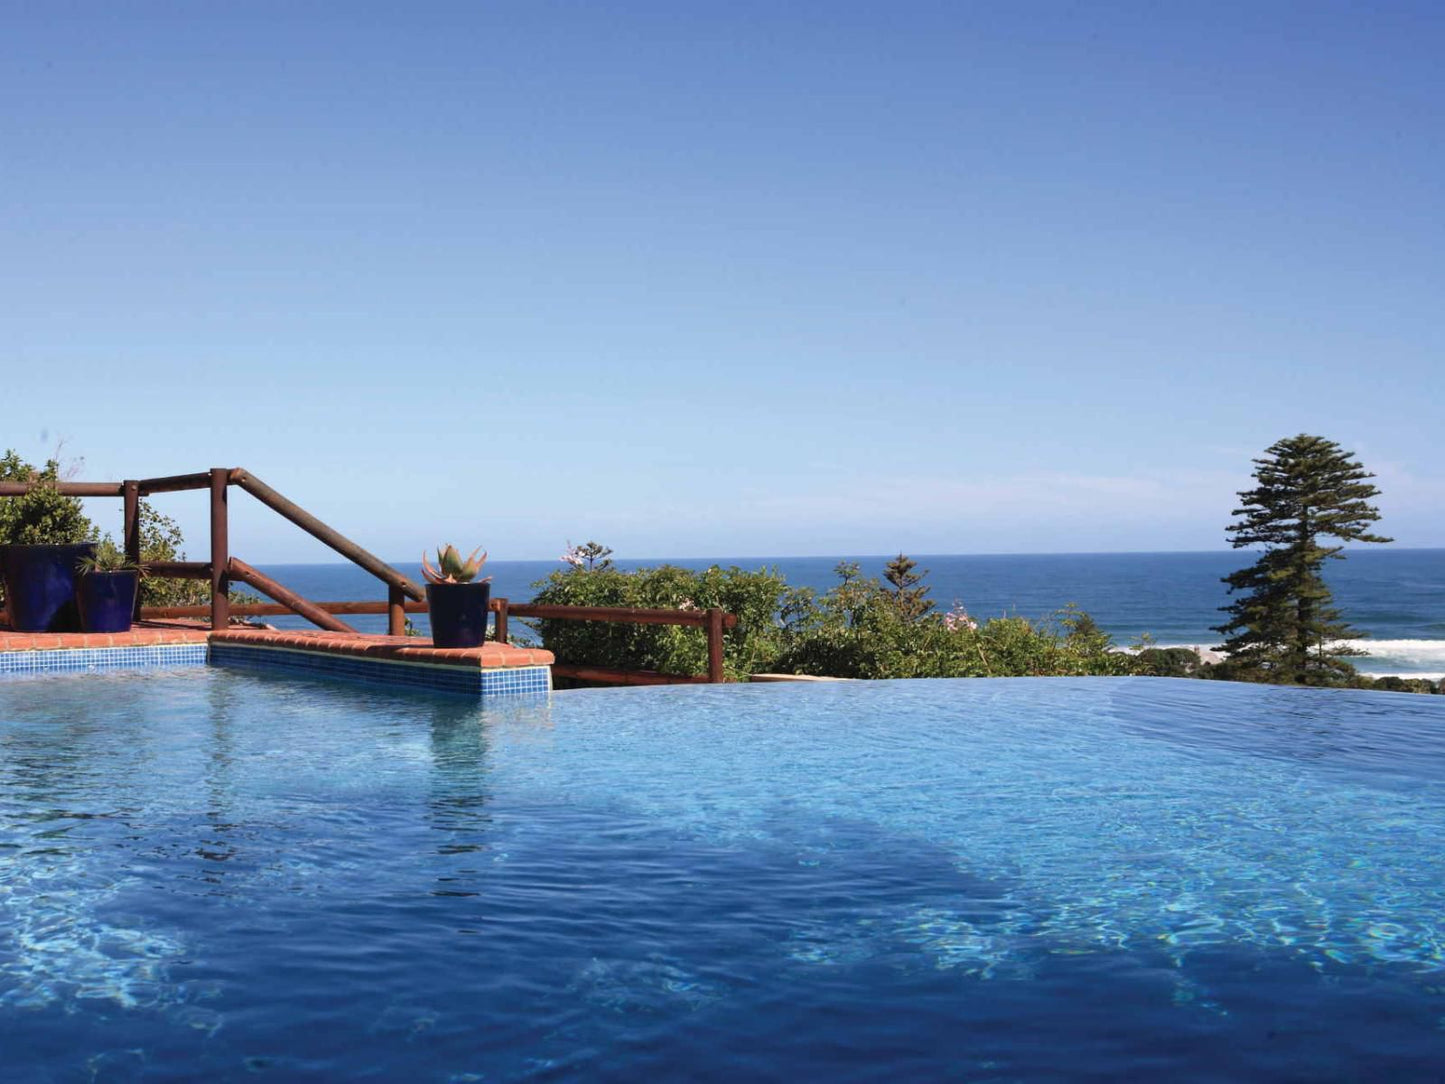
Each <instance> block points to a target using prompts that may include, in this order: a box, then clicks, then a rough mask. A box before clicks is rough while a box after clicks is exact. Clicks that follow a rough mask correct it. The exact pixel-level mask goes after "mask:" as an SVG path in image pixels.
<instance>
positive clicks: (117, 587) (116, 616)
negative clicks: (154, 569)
mask: <svg viewBox="0 0 1445 1084" xmlns="http://www.w3.org/2000/svg"><path fill="white" fill-rule="evenodd" d="M139 582H140V577H139V576H138V575H137V574H136V573H135V572H134V571H130V572H85V573H82V574H80V575H78V576H76V577H75V601H76V603H77V604H78V605H79V607H80V627H81V630H82V631H84V632H129V631H130V623H131V615H132V614H134V613H135V592H136V587H137V585H138V584H139Z"/></svg>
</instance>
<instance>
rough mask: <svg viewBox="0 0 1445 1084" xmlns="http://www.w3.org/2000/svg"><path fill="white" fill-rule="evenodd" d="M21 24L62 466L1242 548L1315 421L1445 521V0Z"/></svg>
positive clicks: (285, 487) (924, 542)
mask: <svg viewBox="0 0 1445 1084" xmlns="http://www.w3.org/2000/svg"><path fill="white" fill-rule="evenodd" d="M0 13H3V21H0V61H3V65H0V275H3V282H0V366H3V378H4V379H3V392H0V395H3V403H0V445H3V446H14V447H16V448H17V449H19V450H20V451H21V452H23V453H24V454H26V455H27V456H30V457H34V458H40V457H43V456H44V454H45V453H46V451H47V450H48V449H50V448H51V447H52V445H54V443H55V442H56V441H57V439H60V438H64V439H65V441H66V451H67V453H68V454H70V455H75V456H83V457H84V458H85V460H86V469H85V474H86V475H87V476H89V477H96V478H118V477H122V476H126V475H131V476H145V475H149V474H169V473H177V472H184V471H191V470H197V469H202V468H205V467H209V466H220V465H243V466H246V467H248V468H250V469H251V470H253V471H254V472H255V473H257V474H258V475H259V476H261V477H262V478H264V479H266V480H267V481H268V482H270V483H271V484H272V485H274V486H276V487H277V488H279V489H281V490H282V491H283V492H286V493H288V494H289V495H291V496H293V497H294V498H295V499H297V500H298V501H300V502H301V503H302V504H303V505H306V506H307V507H309V508H311V509H312V510H314V511H315V512H317V514H319V515H321V516H322V517H323V518H325V519H327V520H329V521H331V522H333V523H334V524H335V525H336V526H338V527H339V528H341V529H342V530H343V531H346V532H347V533H349V534H352V535H353V536H354V537H356V538H357V539H358V540H359V541H362V542H363V543H364V544H367V545H369V546H370V547H371V548H373V549H375V550H377V551H378V552H380V553H382V554H383V555H384V556H387V557H392V558H396V559H404V558H409V557H414V555H415V554H416V553H418V552H419V551H420V550H421V548H422V547H423V546H424V545H425V544H427V543H430V542H435V541H443V540H455V541H456V542H457V543H458V544H459V545H465V546H466V547H467V548H470V547H471V546H472V545H475V544H476V543H478V542H481V543H484V544H485V545H487V546H488V547H489V548H490V550H491V552H492V554H493V556H494V557H496V558H504V559H505V558H531V557H548V556H552V555H555V554H556V553H558V552H560V550H561V548H562V546H563V544H564V543H565V541H566V540H568V539H572V540H573V541H582V540H583V539H586V538H597V539H600V540H602V541H605V542H607V543H609V544H611V545H612V546H613V547H614V548H615V549H617V550H618V552H619V553H622V554H626V555H632V556H638V557H643V556H729V555H801V554H829V553H838V552H877V553H882V552H896V551H898V550H900V549H901V550H906V551H909V552H915V553H948V552H957V553H970V552H1012V551H1020V552H1023V551H1070V550H1140V549H1214V548H1222V547H1223V546H1224V544H1225V540H1224V535H1223V528H1224V526H1225V524H1226V523H1227V521H1228V519H1229V513H1230V510H1231V509H1232V507H1233V503H1234V496H1233V495H1234V491H1235V490H1238V489H1241V488H1244V487H1245V486H1246V485H1247V483H1248V481H1249V471H1250V458H1251V456H1253V455H1256V454H1258V453H1259V452H1260V451H1261V450H1262V449H1263V448H1264V447H1266V446H1267V445H1268V444H1270V443H1271V442H1273V441H1274V440H1276V439H1278V438H1280V437H1283V436H1288V435H1292V434H1294V433H1297V432H1301V431H1305V432H1314V433H1320V434H1323V435H1325V436H1327V437H1330V438H1332V439H1335V440H1338V441H1340V442H1342V443H1343V444H1344V445H1345V446H1346V447H1348V448H1351V449H1353V450H1354V451H1355V452H1356V453H1357V454H1358V455H1359V456H1360V457H1361V458H1362V459H1363V460H1364V462H1365V463H1366V465H1367V466H1369V467H1370V468H1371V469H1373V470H1375V471H1376V472H1377V473H1378V475H1379V484H1380V486H1381V488H1382V490H1383V491H1384V496H1383V499H1382V501H1381V506H1382V509H1383V511H1384V512H1385V513H1386V519H1385V521H1384V523H1383V524H1382V526H1383V527H1384V529H1385V530H1386V531H1387V532H1388V533H1390V534H1393V535H1395V536H1396V537H1397V538H1398V539H1399V541H1400V543H1401V544H1409V545H1434V546H1440V545H1445V467H1442V465H1441V462H1440V451H1439V450H1440V446H1441V441H1440V434H1441V432H1442V430H1445V394H1442V391H1441V386H1442V376H1445V364H1442V345H1445V340H1442V330H1441V329H1442V321H1441V316H1442V304H1441V303H1442V299H1445V257H1442V254H1445V201H1442V197H1445V154H1442V141H1445V108H1442V107H1445V76H1442V74H1441V58H1442V57H1445V5H1442V4H1440V3H1438V2H1431V3H1419V4H1405V3H1385V4H1374V5H1362V4H1354V3H1351V4H1333V3H1302V2H1301V3H1289V4H1271V3H1259V2H1250V3H1239V4H1229V3H1214V2H1211V3H1200V4H1197V5H1194V6H1192V7H1191V6H1189V5H1185V4H1162V5H1161V4H1156V3H1140V4H1109V3H1102V4H1075V3H989V4H985V3H976V4H970V3H962V2H957V0H954V2H947V3H938V4H933V3H911V2H906V0H905V2H898V3H887V4H885V3H871V4H858V3H843V2H827V3H784V4H780V3H776V2H773V0H768V2H762V3H737V2H729V3H716V4H708V3H674V2H668V3H661V2H658V3H644V2H634V3H626V4H604V3H581V2H578V3H566V4H558V3H545V2H543V3H538V2H526V3H487V4H475V3H457V4H443V3H408V4H400V3H396V4H366V3H358V2H347V3H342V2H336V3H329V4H323V3H305V2H299V3H298V2H295V0H290V2H286V3H275V4H271V3H257V2H247V3H244V4H219V3H216V4H211V3H199V4H198V3H193V2H185V3H159V2H155V3H127V2H123V0H105V2H100V3H65V2H62V0H56V2H52V3H45V4H33V3H4V4H3V5H0ZM160 500H161V507H162V508H163V509H164V510H167V511H170V512H172V513H174V514H176V515H177V516H178V517H179V518H181V519H182V521H183V523H185V525H186V526H187V527H188V528H189V529H190V530H191V531H193V532H195V534H196V536H197V537H200V536H201V535H202V533H203V524H204V516H203V502H201V501H200V500H199V498H197V497H195V496H194V495H178V496H174V497H169V498H161V499H160ZM246 501H249V498H244V497H242V496H238V497H237V498H236V499H235V503H236V505H237V509H238V513H237V514H238V521H237V525H236V532H235V533H236V535H237V538H236V545H235V549H236V551H237V552H238V553H240V554H241V555H242V556H245V557H247V558H249V559H251V560H259V561H285V560H324V559H327V558H328V556H329V555H328V553H327V551H325V550H322V549H321V548H320V547H318V546H316V545H315V544H313V543H312V542H311V541H310V540H309V539H307V538H305V536H303V535H301V534H300V533H299V532H298V531H296V530H295V529H294V528H292V527H291V526H290V525H289V524H286V523H284V522H283V521H281V520H279V519H275V518H273V517H270V516H269V515H264V516H263V515H259V514H253V513H252V512H250V511H248V510H246V508H245V503H244V502H246ZM102 511H106V514H107V515H112V516H114V517H115V518H118V510H114V511H107V510H102Z"/></svg>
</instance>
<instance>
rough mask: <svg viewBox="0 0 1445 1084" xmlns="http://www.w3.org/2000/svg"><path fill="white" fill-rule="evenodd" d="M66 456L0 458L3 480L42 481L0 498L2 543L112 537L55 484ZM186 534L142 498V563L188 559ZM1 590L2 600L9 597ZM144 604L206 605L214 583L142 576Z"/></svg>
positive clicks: (238, 594)
mask: <svg viewBox="0 0 1445 1084" xmlns="http://www.w3.org/2000/svg"><path fill="white" fill-rule="evenodd" d="M63 475H64V472H63V470H62V467H61V464H60V461H59V460H58V459H50V460H47V461H46V463H45V466H44V467H40V468H36V467H34V466H32V465H31V464H29V463H27V462H25V461H24V460H23V459H21V458H20V456H19V455H17V454H16V453H15V452H14V451H13V450H10V451H7V452H6V453H5V455H4V456H3V457H0V481H3V482H39V483H41V484H40V485H39V486H38V487H36V488H35V489H32V490H31V491H30V492H29V493H27V494H25V496H23V497H0V544H4V543H23V544H27V545H36V544H46V543H50V544H65V543H71V542H93V541H101V540H104V541H112V539H111V536H110V535H109V534H106V533H103V532H102V531H101V530H100V528H98V527H97V526H96V525H95V524H94V523H92V522H91V520H90V518H89V517H88V516H87V515H86V514H85V509H84V508H83V507H82V505H81V503H80V498H78V497H65V496H62V495H61V494H60V493H59V492H58V491H57V490H56V489H55V483H57V482H59V481H60V480H61V478H62V477H63ZM184 545H185V539H184V537H182V534H181V529H180V527H179V526H177V524H176V521H175V520H173V519H171V518H170V517H169V516H166V515H162V514H161V513H160V512H157V511H156V510H155V508H154V507H152V506H151V503H150V502H149V501H147V500H142V501H141V502H140V551H141V563H142V564H152V563H154V562H157V561H184V560H185V559H186V554H185V550H184V549H183V548H182V547H183V546H184ZM3 597H4V596H3V590H0V600H3ZM230 597H231V601H232V602H233V603H249V602H259V601H260V598H259V596H257V595H254V594H251V593H250V592H247V591H237V590H232V591H231V593H230ZM140 601H141V605H142V606H205V605H209V603H210V601H211V585H210V583H209V582H207V581H205V580H168V579H159V578H156V577H146V578H144V579H142V580H141V585H140Z"/></svg>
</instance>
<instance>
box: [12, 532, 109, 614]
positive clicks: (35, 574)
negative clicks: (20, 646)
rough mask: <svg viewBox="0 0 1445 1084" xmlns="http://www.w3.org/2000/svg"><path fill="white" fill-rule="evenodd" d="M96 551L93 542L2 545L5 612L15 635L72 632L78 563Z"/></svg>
mask: <svg viewBox="0 0 1445 1084" xmlns="http://www.w3.org/2000/svg"><path fill="white" fill-rule="evenodd" d="M94 552H95V543H94V542H77V543H74V544H51V543H45V544H41V543H26V544H20V543H12V544H10V545H4V546H0V575H3V577H4V582H5V610H6V613H7V614H8V615H9V618H10V627H11V628H12V629H14V630H15V631H16V632H73V631H74V630H75V629H77V628H79V627H80V622H79V619H78V616H77V614H76V612H75V562H76V561H77V560H78V559H81V558H83V557H87V556H89V555H90V554H92V553H94Z"/></svg>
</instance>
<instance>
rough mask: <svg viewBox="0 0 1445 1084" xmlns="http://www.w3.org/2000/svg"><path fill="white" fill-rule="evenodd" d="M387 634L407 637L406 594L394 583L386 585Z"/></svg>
mask: <svg viewBox="0 0 1445 1084" xmlns="http://www.w3.org/2000/svg"><path fill="white" fill-rule="evenodd" d="M386 634H387V635H388V636H405V635H406V592H405V591H403V590H402V589H401V588H400V587H398V586H396V584H394V583H389V584H387V585H386Z"/></svg>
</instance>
